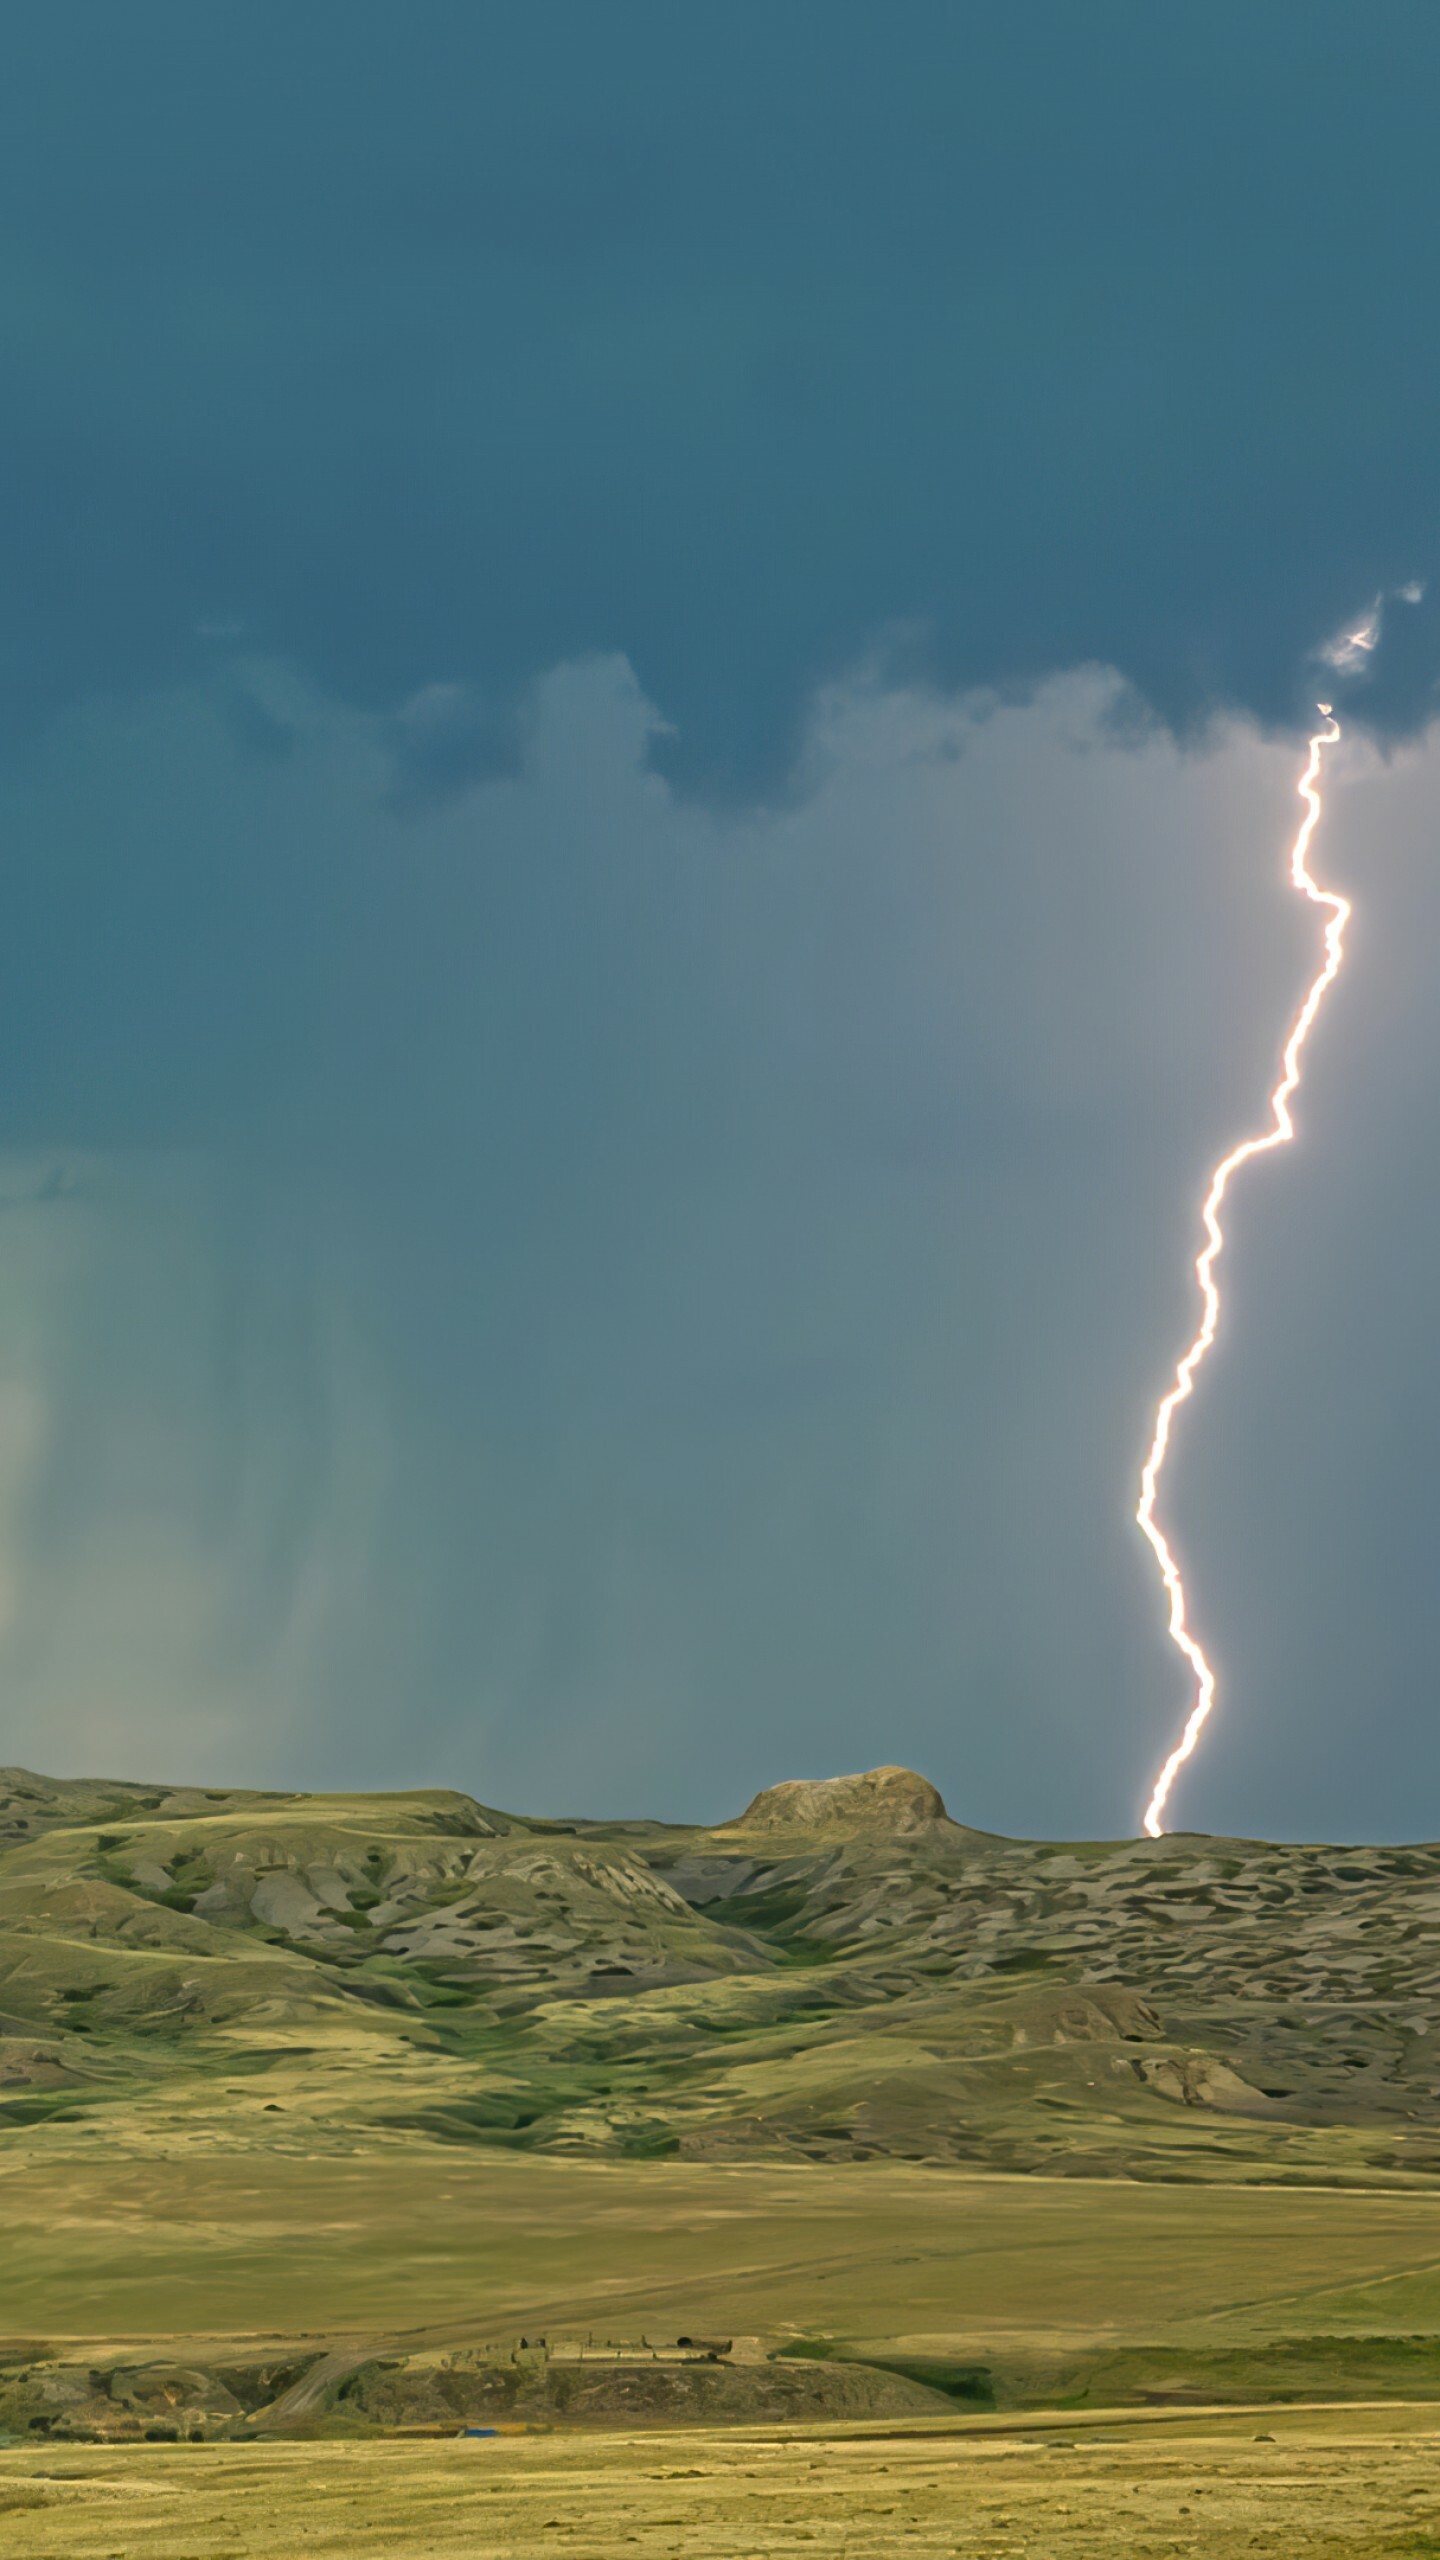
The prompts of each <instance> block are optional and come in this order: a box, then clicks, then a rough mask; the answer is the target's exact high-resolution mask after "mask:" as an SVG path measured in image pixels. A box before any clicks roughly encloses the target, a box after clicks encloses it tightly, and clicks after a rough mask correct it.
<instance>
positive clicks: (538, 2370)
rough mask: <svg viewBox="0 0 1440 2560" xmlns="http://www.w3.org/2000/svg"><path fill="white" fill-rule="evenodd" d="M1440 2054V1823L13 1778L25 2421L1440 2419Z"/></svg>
mask: <svg viewBox="0 0 1440 2560" xmlns="http://www.w3.org/2000/svg"><path fill="white" fill-rule="evenodd" d="M1437 2027H1440V1848H1432V1847H1429V1846H1421V1847H1415V1848H1403V1849H1353V1848H1345V1849H1335V1848H1321V1847H1315V1848H1300V1847H1276V1846H1272V1845H1268V1844H1264V1843H1256V1842H1244V1841H1221V1840H1212V1839H1205V1838H1197V1837H1186V1836H1184V1835H1181V1836H1179V1837H1174V1836H1172V1837H1170V1838H1167V1839H1165V1840H1163V1841H1161V1842H1149V1841H1143V1842H1136V1841H1123V1842H1118V1843H1116V1842H1112V1843H1098V1844H1086V1843H1065V1844H1052V1843H1045V1842H1025V1841H1011V1840H1003V1839H998V1838H993V1837H990V1836H988V1835H986V1834H984V1833H980V1832H977V1831H973V1830H969V1829H967V1828H966V1827H965V1826H963V1825H961V1824H958V1823H955V1822H952V1821H951V1820H950V1819H949V1817H948V1816H947V1814H946V1812H945V1809H944V1806H943V1805H942V1803H941V1801H940V1799H939V1797H938V1796H937V1795H936V1793H935V1791H934V1789H933V1788H931V1787H929V1786H928V1785H927V1784H926V1782H925V1781H924V1780H923V1779H920V1778H917V1777H915V1776H914V1775H913V1774H912V1773H910V1772H907V1771H904V1770H893V1769H890V1770H880V1771H873V1772H871V1773H869V1774H868V1775H867V1776H864V1777H860V1778H854V1779H843V1780H831V1781H826V1782H812V1783H795V1784H787V1785H781V1786H777V1787H773V1788H770V1789H768V1790H766V1791H765V1792H764V1793H762V1794H761V1795H759V1796H757V1797H756V1798H755V1800H754V1801H753V1803H752V1804H751V1805H750V1806H749V1807H748V1808H747V1809H746V1811H745V1812H744V1813H743V1814H742V1815H740V1816H738V1817H737V1818H735V1819H734V1820H731V1821H728V1822H722V1823H719V1824H716V1825H714V1826H711V1827H708V1828H707V1827H686V1826H679V1825H667V1824H663V1823H659V1822H649V1821H634V1822H612V1823H598V1822H587V1821H585V1820H583V1819H578V1818H577V1819H576V1820H575V1821H573V1822H567V1823H557V1822H542V1821H536V1820H527V1819H525V1818H523V1817H520V1816H516V1815H512V1814H508V1813H503V1812H500V1811H498V1810H496V1809H495V1808H493V1807H488V1806H485V1805H482V1804H480V1803H477V1802H475V1801H474V1800H472V1799H471V1798H469V1797H466V1796H462V1795H458V1794H450V1793H444V1792H438V1791H435V1792H417V1793H414V1794H402V1795H393V1796H353V1797H341V1796H323V1797H322V1796H300V1795H288V1796H286V1795H266V1794H260V1793H244V1792H239V1791H233V1790H220V1789H214V1790H199V1789H193V1788H184V1789H168V1788H165V1787H162V1786H153V1787H145V1786H139V1785H129V1784H122V1783H119V1782H115V1783H110V1782H96V1783H82V1782H76V1781H52V1780H47V1779H43V1778H39V1777H35V1776H32V1775H29V1774H27V1773H25V1772H20V1771H11V1772H7V1773H5V1774H4V1776H3V1778H0V2228H3V2231H4V2236H5V2255H4V2267H3V2282H0V2433H3V2432H5V2431H6V2430H7V2429H8V2430H9V2431H10V2432H11V2433H12V2434H13V2433H17V2432H19V2433H22V2434H23V2433H24V2432H26V2431H28V2430H32V2429H39V2430H40V2431H41V2432H45V2433H49V2432H51V2431H58V2432H59V2433H61V2434H64V2433H66V2432H71V2433H80V2434H84V2433H85V2432H87V2431H91V2432H94V2431H98V2432H100V2433H114V2432H116V2431H117V2430H118V2431H119V2432H120V2433H121V2434H124V2433H127V2432H128V2433H135V2432H137V2431H138V2432H144V2431H145V2428H146V2426H147V2423H148V2422H150V2421H154V2422H156V2423H158V2424H163V2425H167V2426H168V2425H170V2424H171V2423H172V2422H173V2423H174V2424H181V2423H182V2422H183V2425H184V2427H185V2428H188V2430H189V2431H192V2432H193V2431H194V2430H195V2429H196V2428H200V2429H202V2430H206V2431H216V2430H218V2431H221V2432H225V2431H227V2430H228V2431H230V2432H235V2431H237V2430H238V2431H240V2432H245V2431H247V2430H253V2428H254V2427H255V2426H256V2425H274V2424H281V2423H284V2424H289V2425H303V2426H308V2425H312V2424H316V2423H324V2424H327V2425H331V2424H333V2425H342V2426H343V2425H351V2426H356V2425H363V2426H374V2425H389V2424H403V2423H429V2424H435V2425H444V2424H446V2423H453V2422H454V2421H455V2420H456V2419H457V2418H459V2417H469V2418H471V2419H475V2420H480V2419H504V2418H517V2417H523V2418H525V2419H527V2421H529V2422H534V2421H535V2420H537V2419H549V2418H554V2417H556V2416H559V2417H562V2418H563V2417H565V2416H567V2415H568V2416H570V2417H572V2418H586V2417H595V2418H602V2419H603V2418H608V2419H609V2420H611V2421H617V2422H618V2421H619V2420H621V2419H623V2418H625V2417H626V2416H627V2415H628V2416H629V2417H630V2418H631V2419H633V2418H634V2417H635V2416H636V2415H637V2414H639V2415H643V2416H647V2417H649V2418H651V2419H655V2418H663V2419H665V2420H667V2421H668V2422H671V2423H683V2422H687V2421H691V2422H693V2421H697V2420H700V2419H705V2418H715V2417H723V2418H727V2419H731V2420H736V2419H754V2418H756V2417H759V2416H769V2417H782V2418H787V2419H792V2420H797V2421H798V2420H802V2419H808V2420H814V2421H816V2422H819V2421H820V2420H822V2419H827V2418H828V2419H832V2420H833V2419H843V2418H845V2417H846V2416H847V2415H855V2414H858V2413H859V2412H860V2411H861V2410H863V2411H864V2412H866V2413H867V2414H869V2415H872V2416H875V2417H879V2416H881V2415H886V2414H888V2415H890V2416H892V2417H894V2418H895V2419H896V2421H897V2423H898V2422H899V2421H900V2420H901V2419H902V2418H904V2417H906V2416H907V2415H908V2416H914V2415H916V2414H918V2413H921V2412H923V2411H924V2410H926V2409H927V2408H928V2409H931V2410H941V2411H943V2410H944V2409H946V2408H947V2407H953V2406H956V2405H988V2404H990V2403H994V2404H996V2405H1001V2406H1003V2405H1007V2404H1012V2403H1022V2402H1023V2403H1025V2404H1027V2405H1032V2406H1033V2405H1035V2404H1036V2403H1037V2402H1040V2401H1045V2400H1054V2399H1056V2398H1057V2397H1058V2398H1059V2399H1061V2400H1062V2401H1073V2400H1077V2399H1078V2401H1080V2402H1084V2403H1088V2402H1092V2401H1095V2400H1096V2399H1097V2398H1110V2399H1118V2400H1122V2401H1123V2400H1127V2399H1128V2400H1134V2399H1136V2398H1142V2399H1143V2398H1146V2397H1148V2398H1150V2399H1152V2400H1155V2399H1160V2400H1163V2399H1165V2398H1166V2397H1170V2398H1175V2397H1179V2398H1182V2399H1183V2398H1186V2397H1189V2398H1204V2397H1212V2398H1220V2399H1229V2400H1256V2401H1259V2402H1266V2401H1268V2400H1270V2399H1273V2398H1275V2397H1276V2396H1277V2395H1278V2396H1284V2395H1287V2394H1288V2395H1290V2396H1297V2395H1298V2396H1302V2397H1303V2396H1306V2395H1313V2396H1316V2397H1320V2398H1325V2397H1330V2396H1334V2394H1335V2393H1336V2392H1340V2393H1342V2394H1349V2395H1351V2396H1357V2395H1358V2396H1362V2397H1363V2396H1366V2395H1367V2394H1374V2393H1378V2394H1379V2395H1381V2396H1393V2395H1394V2394H1397V2393H1399V2394H1407V2393H1408V2394H1418V2395H1420V2396H1422V2397H1435V2396H1440V2177H1437V2171H1440V2049H1437V2045H1436V2034H1437ZM535 2335H540V2336H543V2337H544V2338H545V2339H546V2340H547V2346H546V2348H545V2350H544V2351H543V2352H542V2355H541V2359H540V2363H539V2365H538V2366H534V2365H532V2364H530V2363H527V2362H526V2352H528V2351H525V2352H522V2351H521V2349H520V2346H519V2341H520V2339H521V2338H522V2337H524V2336H531V2337H533V2336H535ZM689 2335H694V2336H699V2337H701V2338H708V2339H711V2340H715V2341H719V2342H720V2343H721V2346H722V2347H723V2346H724V2342H725V2341H731V2340H739V2341H740V2342H741V2343H740V2344H737V2345H736V2346H735V2348H734V2352H733V2354H732V2353H730V2352H729V2351H728V2349H727V2350H726V2351H725V2352H723V2353H720V2354H718V2355H717V2356H716V2357H714V2358H712V2359H710V2360H709V2361H707V2360H706V2359H705V2358H703V2357H702V2358H701V2361H700V2363H699V2364H697V2363H695V2361H694V2360H693V2357H692V2358H691V2359H690V2360H689V2361H686V2360H685V2357H684V2356H683V2355H682V2353H681V2350H680V2349H679V2348H678V2347H674V2346H673V2345H672V2347H671V2348H664V2346H663V2342H664V2341H667V2340H668V2341H671V2342H674V2341H677V2340H679V2339H680V2338H682V2337H685V2336H689ZM557 2340H561V2341H564V2340H568V2341H569V2342H570V2346H569V2348H567V2349H566V2350H565V2352H567V2353H568V2352H570V2351H571V2349H573V2350H574V2351H575V2353H577V2354H578V2342H583V2341H585V2340H592V2341H594V2340H599V2341H600V2342H601V2344H602V2345H603V2344H604V2342H606V2341H611V2342H614V2343H615V2344H616V2345H617V2346H618V2348H619V2349H620V2350H621V2351H622V2356H621V2361H622V2362H624V2370H623V2371H621V2370H620V2369H619V2366H618V2365H617V2366H616V2369H615V2370H613V2371H610V2372H608V2373H607V2372H601V2371H599V2370H591V2369H590V2368H583V2369H582V2368H581V2367H580V2366H576V2368H575V2370H574V2371H569V2370H562V2362H561V2361H554V2360H552V2359H551V2355H550V2348H551V2346H552V2345H554V2343H555V2341H557ZM656 2341H660V2342H662V2352H661V2353H660V2355H659V2356H658V2358H656V2357H653V2356H652V2349H653V2348H654V2346H655V2342H656ZM687 2352H688V2351H687ZM647 2357H649V2358H651V2361H652V2364H653V2367H654V2369H653V2370H651V2371H649V2372H648V2373H647V2372H644V2371H642V2370H641V2369H640V2368H641V2366H642V2364H643V2362H644V2359H646V2358H647ZM777 2358H778V2359H779V2361H778V2362H777V2361H776V2359H777ZM625 2359H628V2362H625Z"/></svg>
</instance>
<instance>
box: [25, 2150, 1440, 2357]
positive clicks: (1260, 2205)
mask: <svg viewBox="0 0 1440 2560" xmlns="http://www.w3.org/2000/svg"><path fill="white" fill-rule="evenodd" d="M0 2229H3V2233H4V2253H5V2254H4V2285H3V2303H4V2311H3V2318H4V2323H5V2329H6V2331H8V2332H9V2333H10V2334H11V2335H29V2336H35V2337H43V2338H50V2339H54V2340H62V2339H64V2340H76V2341H80V2342H84V2341H96V2340H113V2339H122V2340H123V2339H146V2338H149V2339H154V2338H166V2337H182V2336H183V2337H188V2338H190V2339H192V2340H195V2341H199V2340H205V2339H208V2340H224V2339H233V2338H237V2337H245V2336H253V2335H264V2336H267V2337H274V2336H276V2335H280V2336H288V2337H294V2336H296V2335H297V2334H300V2333H303V2334H308V2335H313V2336H315V2337H327V2338H328V2337H333V2336H335V2335H336V2334H337V2333H355V2334H358V2335H363V2334H366V2333H369V2334H373V2335H375V2336H377V2337H384V2336H398V2335H399V2334H401V2333H405V2334H406V2335H407V2336H413V2337H417V2338H419V2337H424V2336H434V2337H435V2338H437V2339H438V2338H448V2337H454V2338H457V2339H458V2338H462V2337H479V2338H491V2337H493V2338H495V2339H504V2338H506V2337H507V2336H509V2335H510V2334H511V2333H513V2332H516V2331H519V2330H523V2329H534V2328H543V2327H545V2326H546V2325H547V2324H548V2325H553V2326H557V2327H564V2326H572V2327H573V2326H576V2325H579V2326H594V2325H597V2324H603V2325H606V2326H609V2327H613V2328H614V2329H616V2330H617V2332H626V2333H629V2332H634V2333H637V2334H638V2333H639V2332H640V2331H642V2330H645V2329H651V2330H653V2331H654V2332H655V2333H656V2334H659V2335H669V2336H672V2337H673V2336H676V2335H678V2334H679V2333H680V2332H681V2331H682V2330H685V2329H707V2330H708V2329H714V2328H716V2327H721V2328H724V2329H726V2330H739V2331H745V2332H754V2333H760V2334H763V2335H764V2336H766V2337H767V2338H770V2339H773V2340H776V2341H778V2340H780V2339H783V2338H785V2337H788V2336H790V2335H793V2334H795V2333H804V2334H813V2333H815V2332H821V2333H830V2334H834V2335H836V2336H840V2337H844V2338H848V2339H876V2338H895V2337H898V2336H909V2335H913V2334H915V2333H921V2332H923V2333H925V2334H927V2335H930V2336H935V2337H943V2338H945V2339H946V2340H947V2341H950V2342H952V2343H953V2344H955V2345H956V2346H963V2347H965V2348H966V2349H967V2350H976V2351H978V2350H981V2349H984V2348H993V2347H996V2346H999V2345H1002V2344H1004V2343H1007V2342H1019V2341H1028V2342H1031V2343H1041V2342H1043V2343H1046V2344H1049V2343H1054V2342H1058V2343H1060V2344H1067V2343H1070V2344H1077V2345H1078V2344H1079V2343H1081V2342H1082V2341H1083V2342H1091V2343H1093V2342H1095V2341H1105V2342H1108V2343H1116V2344H1118V2343H1120V2342H1124V2341H1131V2340H1149V2339H1156V2338H1159V2339H1180V2338H1186V2339H1199V2338H1208V2339H1210V2340H1213V2341H1217V2342H1218V2341H1221V2340H1231V2341H1235V2342H1241V2341H1249V2340H1261V2339H1266V2338H1272V2337H1283V2336H1287V2335H1288V2336H1295V2335H1304V2336H1315V2335H1324V2334H1331V2335H1335V2336H1339V2337H1343V2336H1345V2335H1346V2334H1350V2333H1357V2332H1358V2333H1363V2334H1367V2335H1377V2334H1379V2335H1385V2334H1389V2335H1404V2336H1411V2335H1416V2334H1418V2333H1425V2332H1429V2333H1432V2334H1433V2333H1440V2195H1436V2194H1434V2193H1433V2192H1426V2191H1420V2190H1410V2191H1408V2192H1407V2191H1395V2190H1385V2189H1376V2190H1373V2191H1370V2192H1365V2191H1356V2190H1347V2191H1342V2192H1338V2193H1337V2192H1333V2191H1328V2192H1327V2191H1325V2190H1320V2189H1316V2188H1313V2187H1295V2188H1282V2187H1270V2188H1262V2187H1233V2188H1226V2187H1221V2186H1159V2185H1156V2186H1142V2185H1132V2184H1128V2183H1125V2182H1122V2181H1119V2180H1116V2179H1096V2180H1091V2181H1087V2180H1081V2179H1034V2178H1016V2177H997V2176H993V2175H984V2174H980V2175H976V2174H973V2173H967V2172H965V2171H961V2170H955V2169H944V2168H907V2167H902V2166H900V2165H898V2164H896V2163H893V2162H881V2161H876V2162H872V2163H869V2164H867V2165H865V2166H863V2167H857V2168H848V2169H846V2168H839V2167H832V2168H827V2169H826V2170H825V2172H824V2174H823V2175H821V2176H817V2175H816V2174H815V2172H814V2171H813V2170H812V2169H809V2168H804V2167H794V2168H789V2167H770V2166H763V2165H760V2164H757V2163H744V2164H737V2165H735V2166H733V2167H728V2168H722V2167H717V2166H714V2165H712V2164H710V2163H708V2162H705V2163H702V2162H694V2163H691V2162H683V2161H653V2162H649V2163H646V2164H644V2165H639V2164H632V2165H625V2166H621V2165H619V2164H614V2163H608V2162H607V2163H601V2162H591V2161H567V2160H555V2159H546V2158H543V2157H542V2158H537V2157H534V2156H532V2155H528V2154H525V2153H515V2152H487V2153H479V2154H477V2153H473V2152H451V2153H441V2154H439V2156H438V2157H437V2156H436V2154H435V2152H434V2151H433V2150H432V2149H430V2148H429V2147H428V2146H426V2145H424V2144H423V2143H420V2142H418V2141H416V2142H412V2143H410V2144H397V2145H396V2147H395V2149H393V2150H392V2151H390V2152H389V2153H388V2154H383V2155H381V2156H379V2157H377V2156H375V2154H373V2153H372V2154H371V2155H370V2156H369V2157H365V2158H347V2157H346V2156H344V2155H343V2154H340V2155H337V2156H334V2157H331V2158H324V2157H321V2158H319V2159H313V2158H311V2159H307V2158H303V2157H287V2156H285V2155H283V2154H275V2153H270V2154H266V2155H262V2156H259V2157H257V2158H255V2159H253V2160H250V2161H246V2160H244V2159H240V2158H236V2157H233V2156H229V2157H227V2156H224V2155H222V2156H220V2157H219V2158H216V2157H214V2156H207V2155H206V2154H205V2153H204V2151H203V2150H197V2151H195V2152H190V2153H187V2152H186V2151H184V2150H183V2149H180V2148H178V2147H177V2149H176V2151H175V2153H174V2154H173V2156H172V2157H170V2158H169V2159H167V2160H164V2161H161V2162H156V2161H155V2160H153V2159H149V2160H129V2161H126V2160H120V2161H118V2162H112V2161H109V2160H107V2159H106V2157H105V2156H104V2153H103V2152H102V2151H101V2149H100V2147H99V2146H98V2145H96V2146H91V2145H89V2144H87V2143H85V2142H84V2141H83V2140H82V2139H80V2138H79V2137H78V2136H77V2134H76V2133H75V2131H74V2129H72V2128H69V2127H66V2128H61V2127H59V2126H54V2127H50V2128H47V2129H46V2130H44V2131H43V2132H42V2131H35V2132H32V2133H29V2134H27V2135H24V2136H12V2137H11V2140H10V2141H9V2142H8V2143H7V2144H6V2145H5V2146H4V2148H3V2150H0ZM0 2343H3V2341H0Z"/></svg>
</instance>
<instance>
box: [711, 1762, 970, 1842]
mask: <svg viewBox="0 0 1440 2560" xmlns="http://www.w3.org/2000/svg"><path fill="white" fill-rule="evenodd" d="M949 1819H950V1817H949V1815H948V1814H947V1812H946V1810H945V1803H944V1799H943V1797H942V1796H941V1793H940V1790H939V1788H938V1787H932V1786H931V1784H930V1781H929V1779H928V1778H920V1777H917V1776H916V1774H915V1771H914V1770H913V1769H897V1768H884V1769H867V1770H865V1771H864V1772H863V1773H862V1774H860V1775H857V1776H855V1777H851V1778H782V1779H781V1781H780V1783H779V1785H778V1786H773V1787H764V1788H762V1789H761V1792H760V1794H759V1795H758V1796H755V1797H753V1798H752V1799H751V1801H750V1803H749V1804H748V1805H747V1806H746V1808H745V1811H744V1812H743V1813H742V1814H741V1816H740V1819H739V1821H738V1823H736V1824H734V1825H733V1826H732V1827H733V1828H734V1829H735V1830H737V1831H796V1830H804V1831H817V1830H821V1829H834V1830H839V1829H844V1830H850V1831H888V1832H896V1833H906V1832H914V1831H924V1830H926V1829H928V1827H929V1825H930V1824H931V1823H934V1822H948V1821H949Z"/></svg>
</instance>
